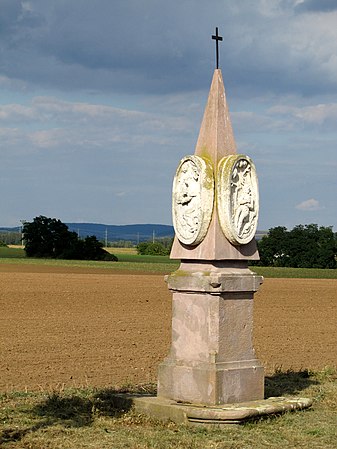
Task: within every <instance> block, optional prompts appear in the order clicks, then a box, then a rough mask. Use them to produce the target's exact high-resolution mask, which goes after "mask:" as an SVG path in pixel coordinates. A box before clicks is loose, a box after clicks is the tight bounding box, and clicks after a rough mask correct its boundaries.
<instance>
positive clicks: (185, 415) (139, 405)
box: [129, 396, 312, 426]
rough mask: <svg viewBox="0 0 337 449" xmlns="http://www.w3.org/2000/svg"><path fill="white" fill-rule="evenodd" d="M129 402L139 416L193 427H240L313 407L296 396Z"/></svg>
mask: <svg viewBox="0 0 337 449" xmlns="http://www.w3.org/2000/svg"><path fill="white" fill-rule="evenodd" d="M129 400H130V401H131V403H132V404H133V407H134V408H135V410H136V411H137V412H139V413H145V414H147V415H150V416H152V417H153V418H156V419H159V420H161V421H173V422H175V423H177V424H185V425H191V426H193V425H203V426H209V425H223V424H227V425H228V424H241V423H244V422H246V421H249V420H252V419H256V418H259V417H264V416H268V415H275V414H280V413H285V412H291V411H296V410H303V409H306V408H308V407H310V406H311V405H312V401H311V399H309V398H294V397H271V398H268V399H264V400H258V401H248V402H243V403H241V404H223V405H221V406H220V405H219V406H217V407H205V406H202V405H197V404H186V403H178V402H175V401H171V400H168V399H163V398H159V397H153V396H147V397H146V396H137V397H136V396H133V397H132V396H131V397H130V399H129Z"/></svg>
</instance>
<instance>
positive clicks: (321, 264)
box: [257, 224, 337, 268]
mask: <svg viewBox="0 0 337 449" xmlns="http://www.w3.org/2000/svg"><path fill="white" fill-rule="evenodd" d="M258 249H259V253H260V261H259V262H258V263H257V264H258V265H261V266H269V267H270V266H271V267H294V268H336V266H337V262H336V256H337V234H336V233H334V232H333V231H332V227H325V226H321V227H318V225H317V224H309V225H297V226H295V227H294V228H293V229H292V230H290V231H288V230H287V228H285V227H283V226H278V227H275V228H271V229H270V230H269V232H268V234H267V235H266V236H264V237H262V239H261V240H260V241H258Z"/></svg>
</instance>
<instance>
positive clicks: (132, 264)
mask: <svg viewBox="0 0 337 449" xmlns="http://www.w3.org/2000/svg"><path fill="white" fill-rule="evenodd" d="M109 250H111V251H110V252H112V253H113V254H116V255H117V257H118V262H104V261H94V260H61V259H34V258H27V257H25V252H24V250H23V249H22V248H6V247H4V248H3V247H0V264H1V263H15V264H17V263H20V264H32V265H48V266H64V267H89V268H106V269H109V270H114V269H119V270H128V271H144V272H149V273H160V274H169V273H171V272H172V271H175V270H177V269H178V267H179V264H180V262H179V261H177V260H171V259H170V258H169V256H141V255H139V254H135V253H134V248H126V251H121V250H123V248H109ZM115 250H116V251H115ZM129 250H133V251H129ZM250 268H251V270H252V271H254V272H255V273H257V274H259V275H261V276H264V277H265V278H297V279H301V278H302V279H337V270H328V269H326V270H323V269H320V268H284V267H257V266H252V267H250Z"/></svg>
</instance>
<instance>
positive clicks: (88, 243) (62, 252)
mask: <svg viewBox="0 0 337 449" xmlns="http://www.w3.org/2000/svg"><path fill="white" fill-rule="evenodd" d="M23 236H24V242H25V252H26V255H27V257H44V258H52V259H87V260H117V257H116V256H114V255H113V254H109V253H108V252H107V251H105V250H104V249H103V245H102V244H101V243H100V242H99V241H98V240H97V238H96V237H95V236H91V237H87V238H86V239H85V240H79V238H78V237H77V234H76V233H75V232H71V231H69V229H68V226H67V225H65V224H64V223H62V222H61V221H60V220H58V219H56V218H47V217H44V216H43V215H40V216H39V217H36V218H34V220H33V221H32V222H31V223H29V222H26V223H25V224H24V226H23Z"/></svg>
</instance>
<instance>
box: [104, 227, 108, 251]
mask: <svg viewBox="0 0 337 449" xmlns="http://www.w3.org/2000/svg"><path fill="white" fill-rule="evenodd" d="M105 247H106V248H107V247H108V228H105Z"/></svg>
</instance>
